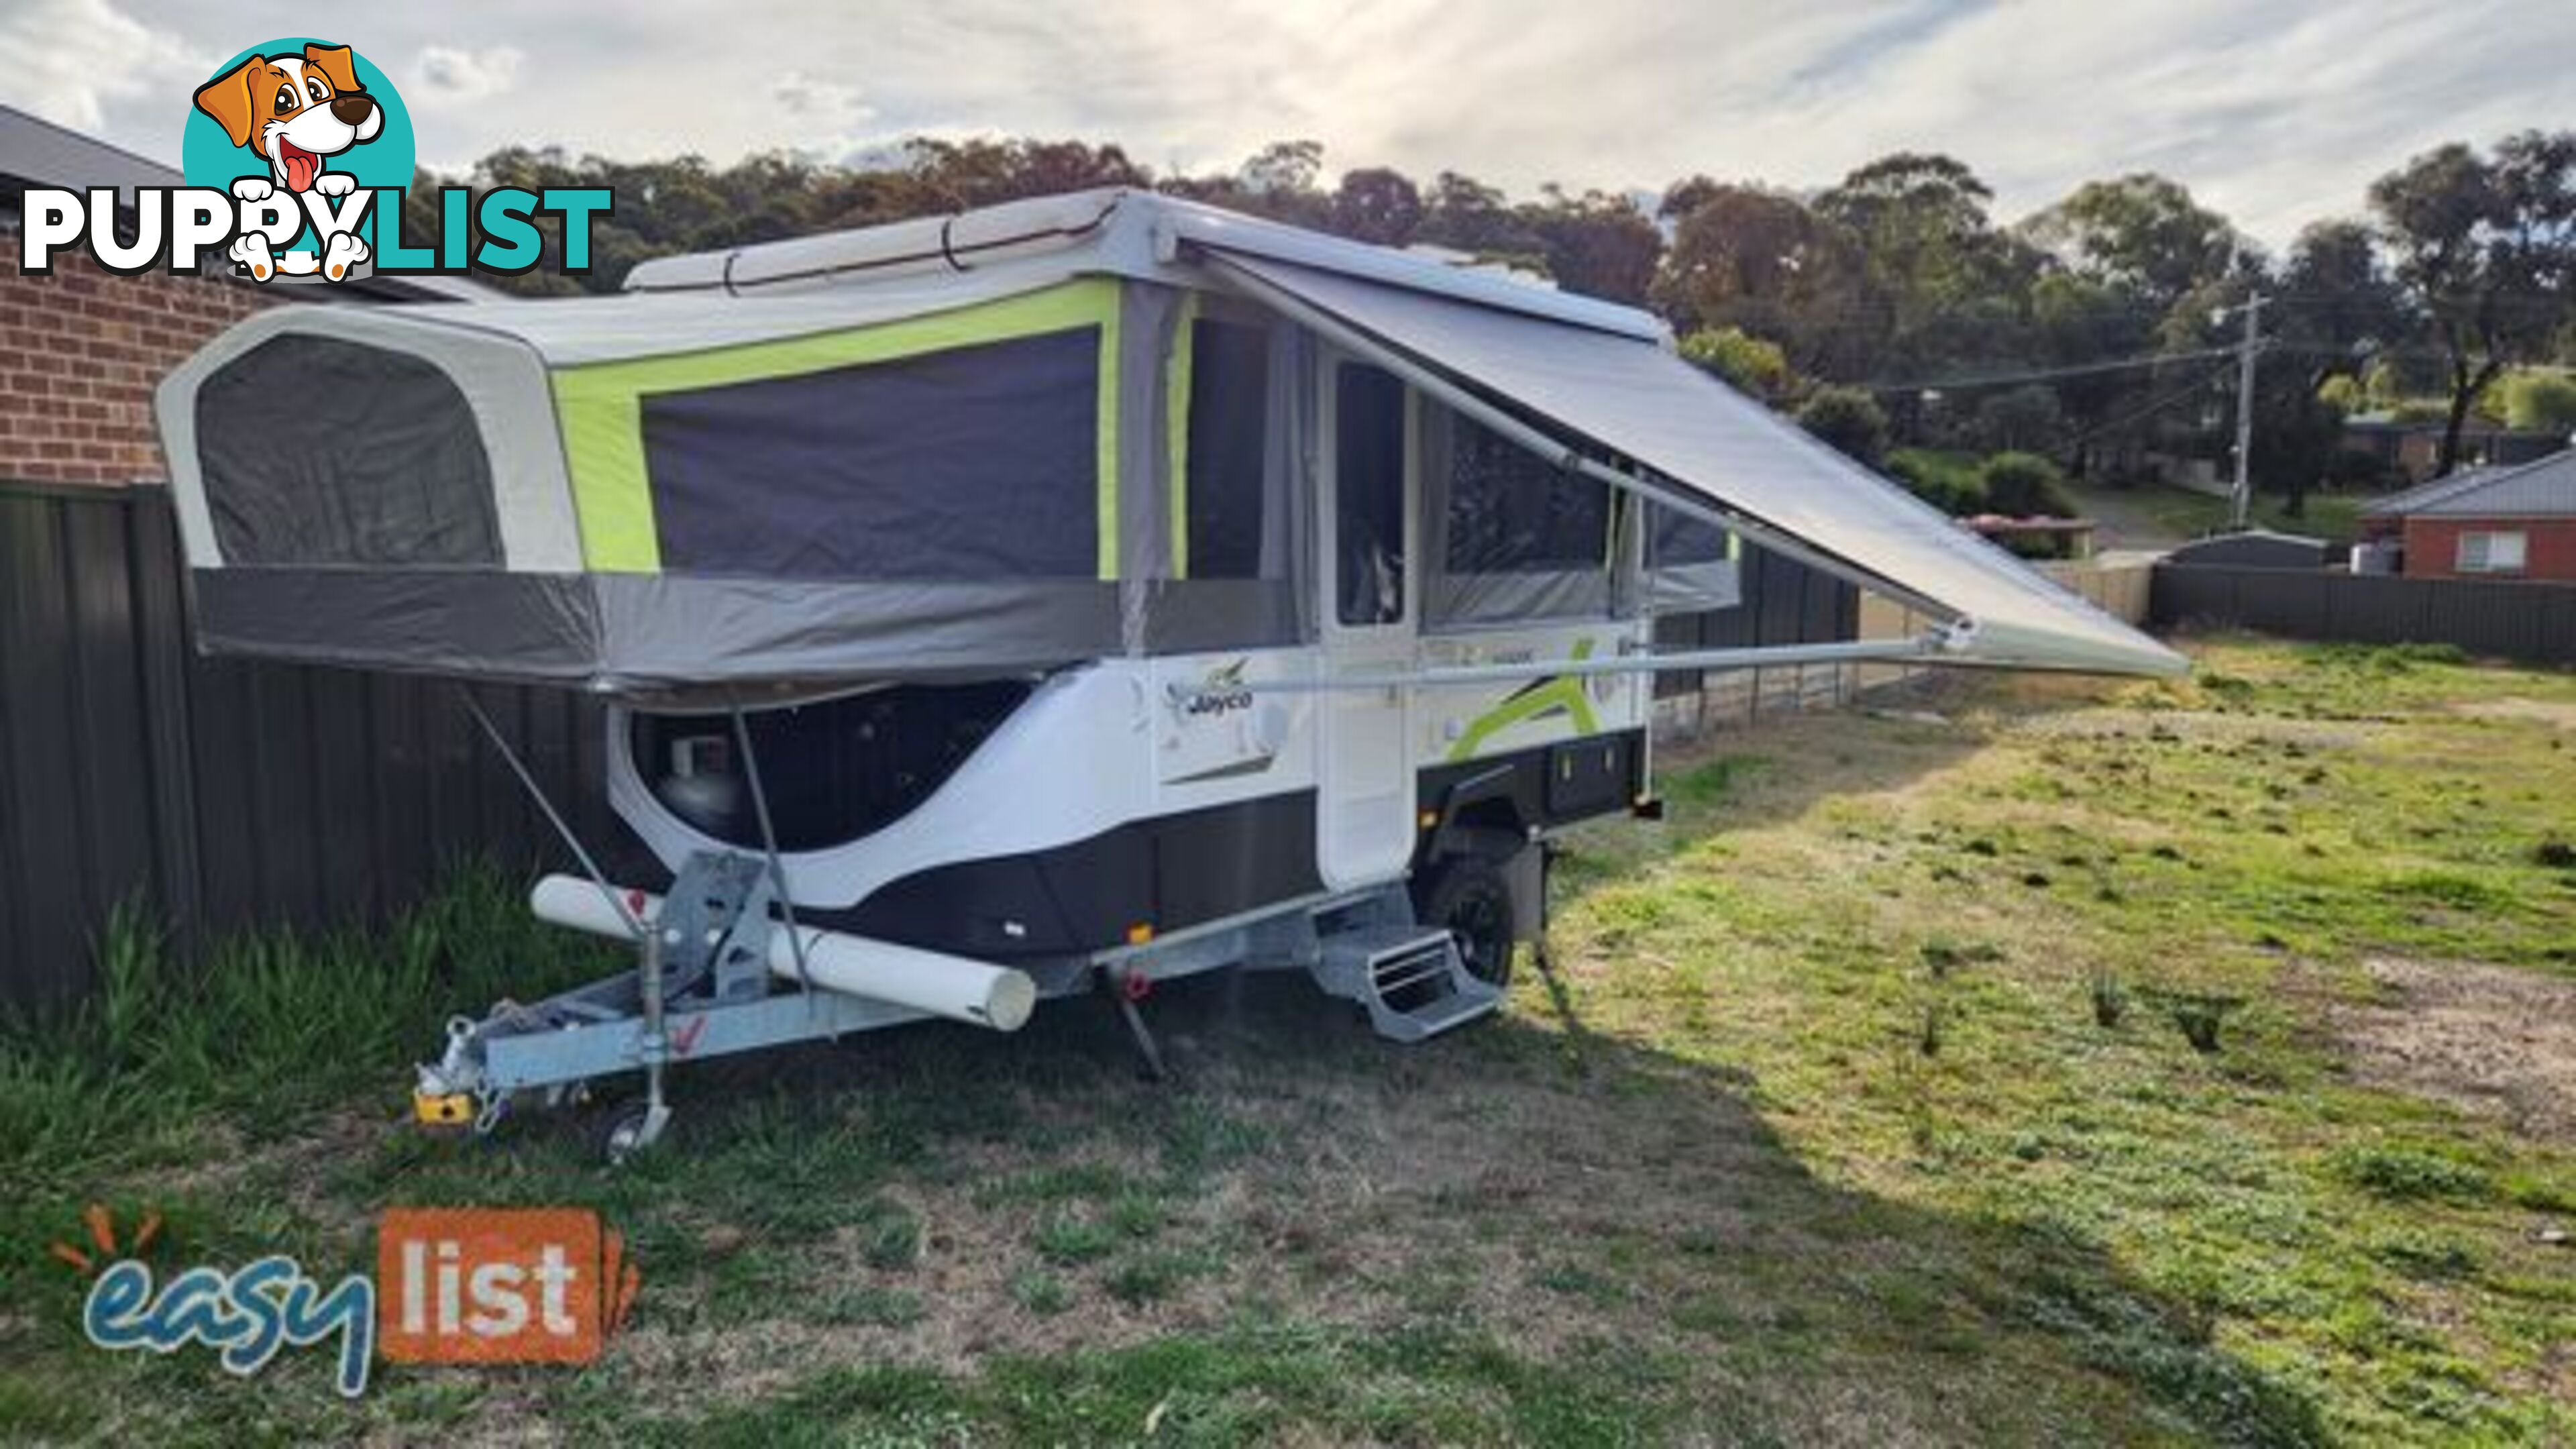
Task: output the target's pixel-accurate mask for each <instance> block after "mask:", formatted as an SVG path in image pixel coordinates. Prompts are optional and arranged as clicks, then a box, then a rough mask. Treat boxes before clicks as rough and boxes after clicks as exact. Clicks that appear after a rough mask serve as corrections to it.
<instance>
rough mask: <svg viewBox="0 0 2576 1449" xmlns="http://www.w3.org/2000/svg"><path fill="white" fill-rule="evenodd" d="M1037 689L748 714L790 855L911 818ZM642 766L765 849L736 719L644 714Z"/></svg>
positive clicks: (664, 789) (692, 818)
mask: <svg viewBox="0 0 2576 1449" xmlns="http://www.w3.org/2000/svg"><path fill="white" fill-rule="evenodd" d="M1028 694H1029V690H1028V686H1027V685H1025V684H1018V683H995V684H958V685H906V686H903V687H901V688H895V689H881V690H876V691H873V692H871V693H868V694H857V695H851V696H848V697H847V698H843V699H832V700H825V701H822V702H821V703H818V704H806V705H797V706H794V707H792V708H787V709H764V710H758V711H754V712H752V713H750V714H748V715H746V716H745V717H744V718H745V723H747V724H748V725H749V726H750V730H751V744H752V748H753V749H755V750H758V751H759V752H760V779H761V783H763V784H765V785H767V786H768V787H769V813H770V823H771V825H772V826H774V827H775V828H776V830H777V831H778V846H779V849H781V850H821V849H825V848H827V847H830V846H834V845H841V844H845V843H847V842H849V841H853V840H856V839H858V838H859V837H860V836H863V835H869V834H873V833H874V832H876V831H878V830H881V829H883V828H884V827H886V826H888V825H891V824H893V823H894V822H895V821H897V820H899V819H901V818H903V817H904V816H905V815H907V814H909V813H911V811H912V810H913V809H914V807H916V806H918V805H920V804H921V802H922V801H924V800H927V799H929V798H930V796H931V792H933V791H935V790H937V789H938V788H939V787H940V786H941V785H942V784H944V783H946V781H947V779H948V777H949V776H950V775H952V774H954V773H956V770H957V767H958V766H959V765H962V764H964V763H966V757H967V756H969V755H971V754H973V753H975V749H976V747H977V746H978V745H981V744H982V743H983V742H984V740H985V738H986V737H987V736H989V735H990V734H992V732H993V731H994V729H996V728H997V727H999V726H1000V724H1001V723H1002V721H1003V720H1004V719H1006V718H1008V717H1009V716H1010V713H1011V711H1012V710H1015V709H1017V708H1019V706H1020V701H1022V700H1024V699H1026V698H1028ZM628 736H629V744H630V746H631V748H632V749H633V750H634V752H635V772H636V773H637V774H638V775H640V776H642V777H643V780H644V783H645V785H646V786H648V787H649V788H650V789H651V790H652V792H653V798H654V799H656V800H659V801H661V802H662V807H663V808H664V809H666V810H668V811H670V812H671V813H672V814H673V815H676V816H678V817H679V818H680V819H681V820H683V821H685V822H687V823H688V824H689V825H690V826H692V827H694V828H695V829H697V830H699V831H701V832H703V833H705V834H707V835H711V836H713V837H715V838H716V839H718V840H721V841H723V842H724V843H726V844H727V845H732V846H738V847H741V848H743V849H746V850H757V849H759V848H760V845H761V840H760V815H759V813H758V811H757V810H756V808H755V807H754V805H753V803H752V798H751V786H750V784H749V776H748V772H746V771H745V770H744V769H743V767H742V762H741V760H740V759H738V758H736V756H737V754H738V751H737V750H736V749H735V741H734V730H733V718H732V716H730V715H722V714H714V715H656V714H638V715H636V716H635V717H634V719H633V721H632V723H631V724H630V725H629V727H628Z"/></svg>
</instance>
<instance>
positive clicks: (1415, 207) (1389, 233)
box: [1332, 166, 1422, 247]
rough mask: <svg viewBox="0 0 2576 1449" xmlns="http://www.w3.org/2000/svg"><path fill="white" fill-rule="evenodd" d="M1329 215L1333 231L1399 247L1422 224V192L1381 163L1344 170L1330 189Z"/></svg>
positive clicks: (1408, 239)
mask: <svg viewBox="0 0 2576 1449" xmlns="http://www.w3.org/2000/svg"><path fill="white" fill-rule="evenodd" d="M1332 215H1333V230H1334V231H1336V232H1339V233H1340V234H1342V235H1343V236H1346V237H1351V238H1354V239H1356V240H1359V241H1364V242H1375V243H1377V244H1378V245H1379V246H1387V247H1400V246H1403V245H1405V244H1406V243H1408V242H1410V241H1412V240H1413V233H1414V229H1415V228H1417V227H1419V226H1421V225H1422V191H1421V189H1420V188H1419V187H1416V186H1415V185H1414V184H1413V182H1412V180H1411V179H1410V178H1408V177H1407V176H1406V175H1405V174H1404V173H1403V172H1401V171H1394V170H1390V169H1388V168H1386V167H1384V166H1371V167H1366V168H1363V169H1361V170H1358V171H1346V172H1343V173H1342V184H1341V185H1340V186H1338V187H1336V188H1334V191H1333V207H1332Z"/></svg>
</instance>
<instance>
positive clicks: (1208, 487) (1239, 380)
mask: <svg viewBox="0 0 2576 1449" xmlns="http://www.w3.org/2000/svg"><path fill="white" fill-rule="evenodd" d="M1269 416H1270V334H1269V331H1268V330H1267V329H1265V328H1261V327H1252V326H1244V325H1241V324H1238V323H1231V322H1212V321H1207V320H1205V319H1202V320H1200V321H1198V322H1196V323H1194V324H1193V325H1192V326H1191V328H1190V415H1189V421H1188V427H1189V455H1188V457H1189V462H1188V479H1187V487H1186V489H1185V492H1186V495H1187V498H1186V504H1187V506H1186V508H1185V515H1186V518H1187V521H1188V527H1189V576H1190V577H1191V578H1194V579H1257V578H1259V577H1261V525H1262V486H1261V482H1262V474H1263V469H1264V466H1265V464H1266V462H1267V455H1268V439H1267V437H1266V435H1265V426H1266V424H1267V421H1268V419H1269Z"/></svg>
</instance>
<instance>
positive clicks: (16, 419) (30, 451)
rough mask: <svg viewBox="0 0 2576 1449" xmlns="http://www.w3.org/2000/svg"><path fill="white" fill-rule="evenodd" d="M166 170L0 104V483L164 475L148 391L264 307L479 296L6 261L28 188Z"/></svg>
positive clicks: (122, 185)
mask: <svg viewBox="0 0 2576 1449" xmlns="http://www.w3.org/2000/svg"><path fill="white" fill-rule="evenodd" d="M185 184H186V181H185V179H184V178H183V177H182V176H181V175H180V174H179V173H178V172H177V171H175V170H173V169H171V168H170V167H167V166H164V165H161V164H159V163H158V162H154V161H147V160H145V159H144V158H142V157H140V156H136V155H134V154H132V153H130V152H126V151H120V150H118V149H117V148H115V147H113V146H109V145H105V144H103V143H101V142H98V141H94V140H92V139H90V138H89V137H87V136H83V135H81V134H79V133H78V132H76V131H67V130H65V129H63V128H62V127H60V126H57V125H54V124H53V123H51V122H49V121H43V120H39V119H37V118H36V117H34V116H31V115H28V114H27V113H25V112H24V111H18V110H12V109H11V108H9V107H7V106H0V217H5V218H10V219H11V220H0V244H5V246H6V247H7V249H8V251H9V253H10V255H11V257H12V258H13V262H12V265H10V266H9V267H8V268H7V269H5V270H0V480H11V481H17V482H32V483H64V484H76V485H83V486H92V485H105V486H109V487H118V486H125V485H130V484H135V483H157V482H161V481H164V479H165V477H166V474H165V472H164V470H163V468H162V465H161V447H160V442H159V439H158V438H157V437H156V436H155V434H154V432H153V425H152V389H153V387H154V386H155V385H156V384H157V383H159V382H160V380H161V376H162V374H163V373H165V372H167V371H169V370H170V369H171V368H172V367H174V366H176V365H177V364H178V362H179V361H180V360H181V359H182V358H185V357H186V356H187V355H188V354H190V353H192V352H194V351H196V350H197V348H198V347H199V346H200V345H202V344H203V343H204V342H205V341H206V339H207V338H209V337H212V336H214V335H215V334H216V333H217V332H220V331H222V330H223V329H224V328H226V327H229V326H231V325H232V324H233V323H235V322H238V321H240V320H241V319H242V318H244V317H247V316H249V315H250V314H251V313H253V312H256V311H258V310H260V309H261V308H264V307H273V306H279V305H284V304H286V303H290V302H323V301H326V300H327V301H329V302H331V303H335V304H346V303H350V302H358V303H387V302H395V303H400V302H419V301H435V300H440V299H444V298H453V297H463V296H490V295H492V294H491V293H489V292H488V291H486V289H484V288H482V287H479V286H477V285H475V284H474V283H472V282H468V281H464V280H462V279H460V278H455V277H421V278H417V279H415V278H399V279H397V278H392V277H365V278H360V279H358V280H356V281H354V282H350V283H345V284H341V285H340V286H335V287H330V288H325V287H323V286H320V285H306V286H276V287H262V286H259V285H258V284H256V283H253V282H251V281H249V280H248V279H239V280H236V279H235V278H233V277H231V276H229V275H218V274H216V272H215V270H214V269H212V268H209V269H208V271H207V273H206V274H205V275H201V276H195V277H175V276H172V275H170V274H169V273H167V272H146V273H143V274H141V275H138V276H131V277H121V276H118V275H116V274H114V273H112V272H108V271H105V270H103V269H101V268H100V267H99V265H98V264H97V263H96V262H93V261H90V260H88V259H86V258H77V257H71V256H64V257H61V258H59V259H58V260H57V261H56V263H55V265H54V267H53V270H52V272H51V273H50V274H49V275H46V276H40V277H31V276H27V275H26V274H24V273H23V272H21V271H19V270H18V268H17V266H16V265H15V263H14V258H15V256H16V253H17V250H18V233H17V228H16V226H15V224H14V218H15V217H17V216H18V215H19V206H18V200H19V197H20V195H21V194H22V193H24V192H25V191H26V189H27V188H28V187H30V186H65V187H92V186H113V187H115V188H116V190H117V192H118V194H119V195H120V196H121V197H123V198H124V199H125V200H126V201H127V202H128V203H129V204H130V203H131V202H132V199H133V195H134V188H136V187H138V186H182V185H185Z"/></svg>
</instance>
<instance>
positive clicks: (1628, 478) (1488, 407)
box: [1198, 244, 1964, 623]
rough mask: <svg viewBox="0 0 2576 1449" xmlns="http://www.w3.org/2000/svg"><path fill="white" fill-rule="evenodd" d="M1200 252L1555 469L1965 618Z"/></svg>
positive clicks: (1230, 276) (1234, 278)
mask: <svg viewBox="0 0 2576 1449" xmlns="http://www.w3.org/2000/svg"><path fill="white" fill-rule="evenodd" d="M1198 251H1199V253H1200V255H1201V256H1202V257H1204V258H1205V259H1206V260H1208V261H1210V262H1213V263H1215V265H1216V268H1217V270H1218V271H1219V272H1220V273H1221V274H1222V275H1223V276H1224V277H1225V278H1226V280H1228V281H1229V282H1232V283H1234V284H1235V285H1237V286H1239V287H1241V288H1242V289H1244V290H1245V291H1247V292H1250V293H1252V294H1253V295H1254V296H1255V297H1257V298H1258V299H1260V300H1261V301H1262V302H1264V303H1266V304H1267V305H1269V306H1272V307H1275V308H1277V309H1279V310H1280V311H1281V312H1284V313H1286V314H1287V315H1288V316H1290V317H1292V318H1294V319H1295V320H1296V321H1298V322H1299V323H1301V324H1303V325H1305V326H1307V327H1311V328H1313V329H1314V330H1315V331H1317V332H1319V333H1322V334H1323V335H1324V336H1325V337H1327V338H1329V339H1331V340H1332V341H1333V342H1335V343H1337V344H1339V345H1340V346H1342V347H1343V348H1345V349H1347V350H1349V351H1352V352H1356V353H1360V354H1362V355H1363V356H1366V357H1368V358H1371V359H1372V360H1374V361H1377V362H1378V363H1380V364H1382V365H1384V366H1385V367H1386V368H1387V369H1388V370H1390V371H1392V372H1397V373H1400V374H1402V375H1403V377H1404V379H1405V381H1407V382H1409V383H1411V384H1413V385H1414V386H1415V387H1418V388H1420V389H1422V390H1423V391H1424V392H1427V393H1430V394H1431V395H1432V396H1434V397H1436V398H1438V399H1439V400H1440V401H1441V402H1442V403H1444V404H1446V405H1447V406H1449V407H1450V408H1452V409H1454V410H1456V411H1458V412H1461V413H1464V414H1466V415H1467V416H1469V417H1471V418H1473V419H1475V420H1476V421H1477V422H1478V423H1480V424H1482V425H1483V426H1485V427H1486V428H1488V429H1491V430H1492V431H1494V432H1497V433H1500V434H1502V435H1503V436H1504V437H1505V438H1507V439H1509V440H1511V441H1512V442H1513V443H1515V444H1517V445H1518V446H1520V447H1522V448H1525V449H1527V450H1529V451H1530V452H1532V453H1535V454H1537V455H1539V456H1540V457H1542V458H1549V459H1553V460H1555V462H1556V464H1557V466H1558V467H1560V468H1563V469H1566V470H1567V471H1569V472H1577V473H1581V474H1583V475H1584V476H1586V477H1588V478H1591V479H1594V480H1595V481H1597V482H1601V483H1605V484H1608V485H1609V486H1610V487H1613V488H1617V489H1621V490H1623V491H1625V492H1630V493H1638V494H1642V495H1644V496H1645V497H1646V498H1647V499H1649V500H1650V501H1652V502H1654V503H1656V504H1658V505H1660V506H1662V507H1665V508H1670V509H1672V510H1673V511H1674V512H1676V513H1682V514H1686V515H1688V516H1690V517H1693V518H1696V519H1698V520H1699V521H1701V522H1703V523H1707V524H1710V525H1712V526H1714V527H1717V528H1723V529H1727V530H1729V531H1731V532H1734V533H1738V534H1742V535H1743V536H1744V537H1745V538H1747V539H1750V540H1751V541H1752V542H1753V543H1755V544H1757V545H1759V546H1760V547H1762V548H1765V549H1768V550H1769V551H1771V552H1773V553H1776V554H1779V555H1781V556H1782V557H1784V558H1789V559H1793V560H1795V561H1797V562H1799V563H1802V564H1805V565H1807V566H1808V567H1809V568H1813V569H1816V570H1818V571H1820V572H1823V573H1827V574H1831V575H1833V576H1834V577H1835V578H1838V579H1841V580H1842V581H1844V582H1845V583H1848V584H1852V585H1854V586H1856V587H1858V588H1863V589H1867V590H1869V591H1870V592H1872V593H1876V594H1883V595H1885V596H1887V597H1888V598H1891V599H1894V600H1896V601H1897V602H1899V603H1902V604H1904V605H1905V606H1906V607H1908V608H1910V609H1913V610H1915V611H1916V612H1918V613H1922V614H1928V615H1930V616H1932V617H1933V618H1935V619H1939V620H1941V621H1943V622H1944V623H1950V622H1956V621H1958V620H1960V619H1961V618H1963V617H1964V616H1963V615H1962V614H1961V613H1960V612H1959V611H1958V610H1957V609H1954V608H1951V607H1950V606H1949V605H1947V604H1944V603H1941V602H1940V601H1939V600H1937V599H1933V598H1930V597H1928V596H1926V595H1924V594H1920V593H1917V592H1915V591H1914V590H1912V589H1909V588H1906V587H1905V586H1903V585H1901V584H1898V583H1895V582H1893V581H1891V580H1889V579H1886V578H1882V577H1881V576H1879V575H1878V574H1875V573H1872V572H1870V571H1869V570H1867V569H1864V568H1861V567H1860V566H1858V565H1857V564H1853V563H1850V562H1847V561H1845V560H1844V559H1842V558H1840V557H1838V556H1836V555H1834V554H1831V553H1827V552H1825V551H1824V550H1822V549H1819V548H1817V547H1816V546H1815V545H1813V544H1810V543H1808V542H1806V541H1805V540H1803V539H1801V538H1799V537H1798V536H1797V535H1795V534H1792V533H1787V532H1784V531H1782V530H1780V529H1777V528H1773V527H1772V526H1771V525H1769V524H1767V523H1764V522H1763V521H1761V520H1760V519H1758V518H1753V517H1750V516H1748V515H1746V514H1743V513H1739V512H1737V511H1735V510H1733V509H1730V508H1725V507H1722V506H1720V505H1717V504H1713V503H1710V502H1707V501H1705V500H1703V499H1699V498H1694V497H1692V496H1690V495H1688V494H1686V493H1683V492H1681V491H1680V490H1678V489H1675V488H1667V487H1659V486H1657V485H1656V484H1654V483H1652V482H1650V481H1648V480H1646V479H1644V478H1641V477H1638V476H1637V475H1636V474H1633V473H1629V472H1626V471H1624V470H1622V469H1618V468H1614V467H1612V466H1610V465H1609V464H1607V463H1604V462H1601V461H1600V460H1598V459H1595V458H1591V457H1587V456H1586V455H1585V454H1584V453H1583V451H1582V450H1581V449H1579V448H1576V447H1574V446H1572V445H1570V444H1568V443H1567V442H1565V440H1563V439H1561V438H1558V437H1555V436H1554V435H1552V434H1550V433H1548V432H1546V431H1545V430H1543V429H1540V428H1536V427H1533V426H1531V425H1530V424H1528V423H1526V422H1523V421H1522V420H1521V419H1519V418H1516V417H1514V416H1512V415H1511V414H1510V413H1508V412H1505V411H1503V410H1502V409H1501V408H1498V407H1496V406H1494V405H1493V404H1492V403H1490V402H1487V401H1486V400H1485V399H1483V398H1482V397H1479V396H1477V394H1476V393H1475V392H1474V391H1473V390H1472V389H1470V388H1467V387H1464V386H1462V385H1461V384H1459V383H1457V382H1456V381H1453V380H1452V379H1450V378H1448V377H1446V376H1444V375H1442V374H1441V373H1440V372H1439V371H1438V370H1437V369H1436V368H1433V367H1431V366H1429V365H1427V364H1424V363H1421V362H1418V361H1416V360H1415V359H1414V358H1413V357H1411V356H1410V355H1409V354H1407V353H1406V352H1405V351H1404V350H1403V349H1402V348H1399V347H1396V346H1395V345H1393V344H1392V343H1389V342H1387V341H1385V340H1383V339H1381V338H1379V337H1377V336H1376V335H1374V334H1372V333H1370V332H1368V331H1366V330H1364V329H1362V328H1360V327H1358V326H1356V325H1354V324H1352V323H1350V322H1347V321H1345V320H1343V319H1342V318H1341V317H1338V316H1336V315H1334V314H1333V313H1332V312H1329V311H1327V310H1325V309H1324V308H1322V307H1319V306H1317V305H1315V304H1314V303H1312V302H1309V301H1307V300H1306V299H1305V298H1303V297H1300V296H1298V295H1297V294H1295V293H1294V292H1290V291H1288V290H1286V289H1284V288H1282V287H1280V286H1278V285H1277V284H1275V283H1273V282H1272V281H1270V280H1269V279H1268V278H1266V277H1263V276H1261V275H1259V274H1257V273H1255V272H1253V271H1251V270H1250V269H1248V268H1245V267H1239V266H1236V265H1234V264H1233V263H1232V262H1231V261H1230V260H1229V259H1228V258H1227V257H1226V256H1225V254H1224V253H1223V252H1222V251H1220V250H1218V249H1216V248H1213V247H1209V246H1206V245H1205V244H1200V245H1199V246H1198Z"/></svg>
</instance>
